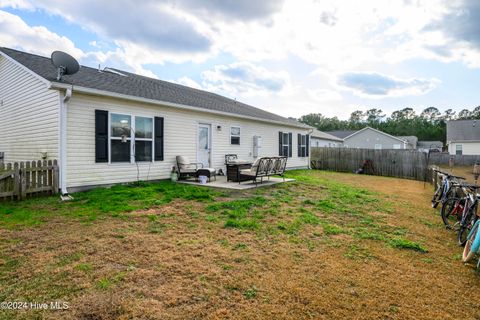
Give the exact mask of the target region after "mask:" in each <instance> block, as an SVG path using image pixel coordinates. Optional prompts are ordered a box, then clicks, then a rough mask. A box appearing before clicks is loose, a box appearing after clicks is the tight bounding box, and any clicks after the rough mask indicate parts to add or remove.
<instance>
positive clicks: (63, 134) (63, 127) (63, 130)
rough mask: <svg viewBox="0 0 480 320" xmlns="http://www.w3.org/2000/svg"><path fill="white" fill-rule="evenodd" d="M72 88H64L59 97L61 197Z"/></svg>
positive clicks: (64, 184)
mask: <svg viewBox="0 0 480 320" xmlns="http://www.w3.org/2000/svg"><path fill="white" fill-rule="evenodd" d="M72 89H73V87H72V86H71V87H69V88H66V90H65V95H64V96H63V97H62V96H61V95H60V190H61V194H62V196H66V195H68V191H67V105H68V101H70V98H71V97H72Z"/></svg>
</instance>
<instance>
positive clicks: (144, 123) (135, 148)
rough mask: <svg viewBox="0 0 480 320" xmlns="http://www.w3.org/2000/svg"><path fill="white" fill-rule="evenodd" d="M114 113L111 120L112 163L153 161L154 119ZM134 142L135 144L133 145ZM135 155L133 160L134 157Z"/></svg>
mask: <svg viewBox="0 0 480 320" xmlns="http://www.w3.org/2000/svg"><path fill="white" fill-rule="evenodd" d="M133 119H134V120H133V124H134V125H133V126H132V116H130V115H125V114H116V113H112V114H111V118H110V150H111V153H110V161H111V162H131V161H132V160H133V161H152V155H153V152H152V150H153V119H152V118H146V117H133ZM132 140H133V144H132ZM131 155H134V157H133V159H132V156H131Z"/></svg>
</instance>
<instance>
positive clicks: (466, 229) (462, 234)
mask: <svg viewBox="0 0 480 320" xmlns="http://www.w3.org/2000/svg"><path fill="white" fill-rule="evenodd" d="M475 222H477V216H476V215H474V214H473V213H472V212H469V213H468V216H467V218H466V219H465V222H464V225H462V226H460V229H458V234H457V242H458V245H459V246H464V245H465V243H466V242H467V236H468V234H469V233H470V230H472V227H473V225H474V224H475Z"/></svg>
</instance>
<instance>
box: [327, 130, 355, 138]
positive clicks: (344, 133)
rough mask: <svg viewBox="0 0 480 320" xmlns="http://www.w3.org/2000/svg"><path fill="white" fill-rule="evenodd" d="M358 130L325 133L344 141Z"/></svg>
mask: <svg viewBox="0 0 480 320" xmlns="http://www.w3.org/2000/svg"><path fill="white" fill-rule="evenodd" d="M357 131H358V130H334V131H327V132H326V133H328V134H331V135H332V136H335V137H338V138H340V139H345V138H346V137H348V136H349V135H352V134H354V133H355V132H357Z"/></svg>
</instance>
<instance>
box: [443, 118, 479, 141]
mask: <svg viewBox="0 0 480 320" xmlns="http://www.w3.org/2000/svg"><path fill="white" fill-rule="evenodd" d="M469 140H477V141H480V120H454V121H448V122H447V141H469Z"/></svg>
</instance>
